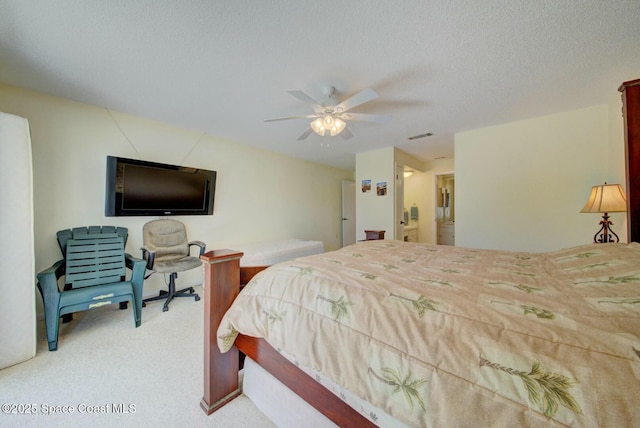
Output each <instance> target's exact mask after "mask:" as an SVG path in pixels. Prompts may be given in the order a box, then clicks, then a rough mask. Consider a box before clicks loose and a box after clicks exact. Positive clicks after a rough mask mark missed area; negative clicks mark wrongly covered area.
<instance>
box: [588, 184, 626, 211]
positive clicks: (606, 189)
mask: <svg viewBox="0 0 640 428" xmlns="http://www.w3.org/2000/svg"><path fill="white" fill-rule="evenodd" d="M626 210H627V198H626V196H625V195H624V191H623V190H622V187H621V186H620V185H619V184H607V183H605V184H602V185H600V186H593V187H592V188H591V195H589V200H588V201H587V203H586V205H585V206H584V208H582V210H580V212H581V213H615V212H624V211H626Z"/></svg>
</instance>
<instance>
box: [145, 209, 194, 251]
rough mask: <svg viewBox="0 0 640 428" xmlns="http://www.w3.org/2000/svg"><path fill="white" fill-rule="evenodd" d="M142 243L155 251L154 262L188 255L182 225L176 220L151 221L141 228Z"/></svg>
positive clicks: (184, 229)
mask: <svg viewBox="0 0 640 428" xmlns="http://www.w3.org/2000/svg"><path fill="white" fill-rule="evenodd" d="M142 241H143V243H144V246H145V247H147V248H148V249H149V250H152V251H155V253H156V254H155V261H156V262H163V261H169V260H175V259H179V258H182V257H185V256H188V255H189V241H188V239H187V230H186V228H185V227H184V224H183V223H181V222H179V221H177V220H170V219H160V220H152V221H150V222H148V223H146V224H145V225H144V226H143V227H142Z"/></svg>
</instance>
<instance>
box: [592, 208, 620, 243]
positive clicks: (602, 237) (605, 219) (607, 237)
mask: <svg viewBox="0 0 640 428" xmlns="http://www.w3.org/2000/svg"><path fill="white" fill-rule="evenodd" d="M599 224H601V225H602V226H601V227H600V230H598V231H597V232H596V234H595V235H593V243H594V244H604V243H609V242H620V238H619V237H618V235H616V233H615V232H614V231H613V230H611V228H610V226H612V225H613V222H612V221H611V220H609V214H608V213H604V215H603V216H602V220H601V221H600V223H599Z"/></svg>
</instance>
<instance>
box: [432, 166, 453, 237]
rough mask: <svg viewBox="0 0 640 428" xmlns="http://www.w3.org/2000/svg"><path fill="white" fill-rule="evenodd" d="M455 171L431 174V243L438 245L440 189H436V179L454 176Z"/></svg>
mask: <svg viewBox="0 0 640 428" xmlns="http://www.w3.org/2000/svg"><path fill="white" fill-rule="evenodd" d="M455 174H456V173H455V171H440V172H434V173H433V236H432V238H433V242H434V243H435V244H438V192H440V189H439V188H438V177H440V176H442V175H453V176H455Z"/></svg>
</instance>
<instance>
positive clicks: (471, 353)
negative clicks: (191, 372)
mask: <svg viewBox="0 0 640 428" xmlns="http://www.w3.org/2000/svg"><path fill="white" fill-rule="evenodd" d="M238 332H242V333H243V334H247V335H250V336H256V337H264V338H265V339H266V340H267V341H268V342H269V343H270V344H271V345H272V346H273V347H274V348H275V349H277V350H278V351H279V352H282V353H283V354H285V355H287V356H288V358H290V359H291V358H293V359H294V360H295V361H296V362H297V363H299V365H300V367H301V368H303V369H304V368H305V367H306V368H309V369H310V370H312V371H313V373H321V374H322V377H323V378H326V379H329V380H330V381H331V382H333V383H335V384H337V385H340V388H341V389H343V390H348V391H349V392H350V393H352V394H354V395H355V396H359V397H367V401H368V402H369V403H370V405H371V406H376V407H378V408H379V409H381V410H382V411H384V412H386V413H388V414H389V415H391V416H392V417H394V418H397V419H399V420H400V421H402V422H403V423H405V424H407V425H409V426H419V427H422V426H465V425H468V423H469V421H474V425H476V426H495V425H496V423H498V424H504V423H506V422H507V421H508V423H509V424H510V425H512V426H585V427H594V426H640V351H639V350H640V244H628V245H627V244H606V245H604V244H603V245H602V246H594V245H588V246H586V245H585V246H581V247H574V248H569V249H565V250H560V251H556V252H550V253H524V252H506V251H497V250H477V249H468V248H459V247H443V246H435V245H429V244H416V243H405V242H400V241H390V240H386V241H365V242H362V243H358V244H355V245H353V246H349V247H345V248H343V249H341V250H338V251H334V252H330V253H325V254H318V255H315V256H310V257H304V258H299V259H296V260H293V261H290V262H284V263H280V264H278V265H274V266H272V267H270V268H269V269H266V270H264V271H262V272H261V273H260V274H258V275H256V276H255V277H254V278H253V280H252V281H251V282H250V283H249V284H248V285H247V286H246V287H245V288H244V290H243V291H242V292H241V293H240V295H239V296H238V298H237V299H236V301H235V302H234V303H233V305H232V307H231V308H230V309H229V310H228V311H227V313H226V314H225V316H224V318H223V322H222V324H221V325H220V328H219V330H218V344H219V347H220V349H221V350H223V351H225V350H227V349H229V348H230V347H231V346H232V344H233V340H234V339H235V337H236V335H237V333H238ZM478 358H479V360H478ZM541 362H543V363H541ZM578 379H579V381H578ZM596 391H597V392H596ZM368 408H370V407H368ZM444 409H446V410H444ZM623 409H634V410H630V411H625V410H623ZM443 412H444V413H443ZM369 413H370V412H366V413H365V414H369ZM371 414H375V412H374V413H371ZM374 419H375V420H376V423H379V422H378V419H377V417H376V418H374ZM496 421H500V422H501V423H500V422H496Z"/></svg>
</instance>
